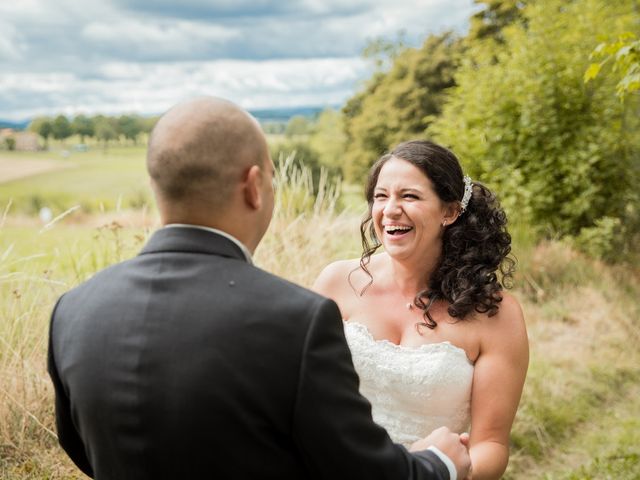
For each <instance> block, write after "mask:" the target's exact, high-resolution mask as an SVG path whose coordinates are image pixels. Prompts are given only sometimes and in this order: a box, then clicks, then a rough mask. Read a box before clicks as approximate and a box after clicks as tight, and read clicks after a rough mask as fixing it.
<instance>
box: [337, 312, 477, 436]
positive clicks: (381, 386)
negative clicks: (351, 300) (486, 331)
mask: <svg viewBox="0 0 640 480" xmlns="http://www.w3.org/2000/svg"><path fill="white" fill-rule="evenodd" d="M344 330H345V336H346V338H347V342H348V344H349V348H350V349H351V355H352V357H353V364H354V366H355V369H356V372H357V373H358V376H359V377H360V393H361V394H362V395H364V396H365V397H366V398H367V399H368V400H369V402H371V405H372V415H373V419H374V420H375V422H376V423H378V424H379V425H382V426H383V427H384V428H385V429H386V430H387V432H389V435H390V436H391V439H392V440H393V441H394V442H396V443H400V444H402V445H404V446H407V447H408V446H409V445H410V444H412V443H413V442H415V441H416V440H419V439H420V438H423V437H426V436H427V435H429V434H430V433H431V432H432V431H433V430H435V429H436V428H438V427H442V426H446V427H449V428H450V429H451V430H452V431H454V432H458V433H461V432H464V431H467V430H468V428H469V425H470V420H471V412H470V400H471V384H472V381H473V364H472V363H471V362H470V361H469V359H468V358H467V355H466V353H465V351H464V350H463V349H461V348H458V347H456V346H454V345H452V344H451V343H449V342H443V343H432V344H426V345H421V346H419V347H404V346H401V345H396V344H394V343H392V342H390V341H389V340H376V339H374V338H373V336H372V335H371V333H370V332H369V330H368V329H367V327H366V326H364V325H363V324H361V323H357V322H353V321H347V322H344Z"/></svg>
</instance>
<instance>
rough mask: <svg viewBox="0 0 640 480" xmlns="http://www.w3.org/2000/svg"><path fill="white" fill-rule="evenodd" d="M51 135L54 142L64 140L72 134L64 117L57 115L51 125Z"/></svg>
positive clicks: (69, 124) (69, 125)
mask: <svg viewBox="0 0 640 480" xmlns="http://www.w3.org/2000/svg"><path fill="white" fill-rule="evenodd" d="M51 133H52V134H53V138H55V139H56V140H64V139H66V138H69V137H70V136H71V135H72V134H73V130H72V128H71V123H70V122H69V120H68V119H67V117H65V116H64V115H58V116H57V117H56V118H55V119H54V120H53V123H52V124H51Z"/></svg>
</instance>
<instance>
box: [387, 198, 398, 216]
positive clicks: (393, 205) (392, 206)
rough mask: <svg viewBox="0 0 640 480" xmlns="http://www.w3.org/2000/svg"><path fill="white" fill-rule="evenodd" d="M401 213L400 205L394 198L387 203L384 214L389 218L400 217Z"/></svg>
mask: <svg viewBox="0 0 640 480" xmlns="http://www.w3.org/2000/svg"><path fill="white" fill-rule="evenodd" d="M401 211H402V209H401V208H400V204H399V203H398V202H397V201H396V200H395V199H393V198H390V199H389V200H388V201H387V203H386V204H385V206H384V210H383V212H384V214H385V215H386V216H388V217H392V216H395V215H398V214H399V213H400V212H401Z"/></svg>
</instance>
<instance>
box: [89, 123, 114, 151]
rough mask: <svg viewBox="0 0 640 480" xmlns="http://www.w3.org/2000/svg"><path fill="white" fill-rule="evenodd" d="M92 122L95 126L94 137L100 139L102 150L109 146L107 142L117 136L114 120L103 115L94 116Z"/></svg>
mask: <svg viewBox="0 0 640 480" xmlns="http://www.w3.org/2000/svg"><path fill="white" fill-rule="evenodd" d="M93 122H94V124H95V128H96V138H97V139H98V140H101V141H102V145H103V148H104V150H105V151H106V150H107V149H108V148H109V142H110V141H112V140H115V139H117V138H118V130H117V128H116V123H117V122H116V120H115V119H113V118H108V117H105V116H103V115H97V116H96V117H94V119H93Z"/></svg>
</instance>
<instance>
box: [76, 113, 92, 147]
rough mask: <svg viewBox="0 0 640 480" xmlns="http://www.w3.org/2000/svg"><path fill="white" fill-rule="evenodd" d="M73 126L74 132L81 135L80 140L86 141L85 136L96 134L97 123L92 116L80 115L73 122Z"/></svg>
mask: <svg viewBox="0 0 640 480" xmlns="http://www.w3.org/2000/svg"><path fill="white" fill-rule="evenodd" d="M71 128H72V129H73V131H74V133H76V134H77V135H79V136H80V142H81V143H84V139H85V137H93V136H94V135H95V125H94V124H93V121H92V119H91V118H88V117H86V116H84V115H78V116H76V117H75V118H74V119H73V122H71Z"/></svg>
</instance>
